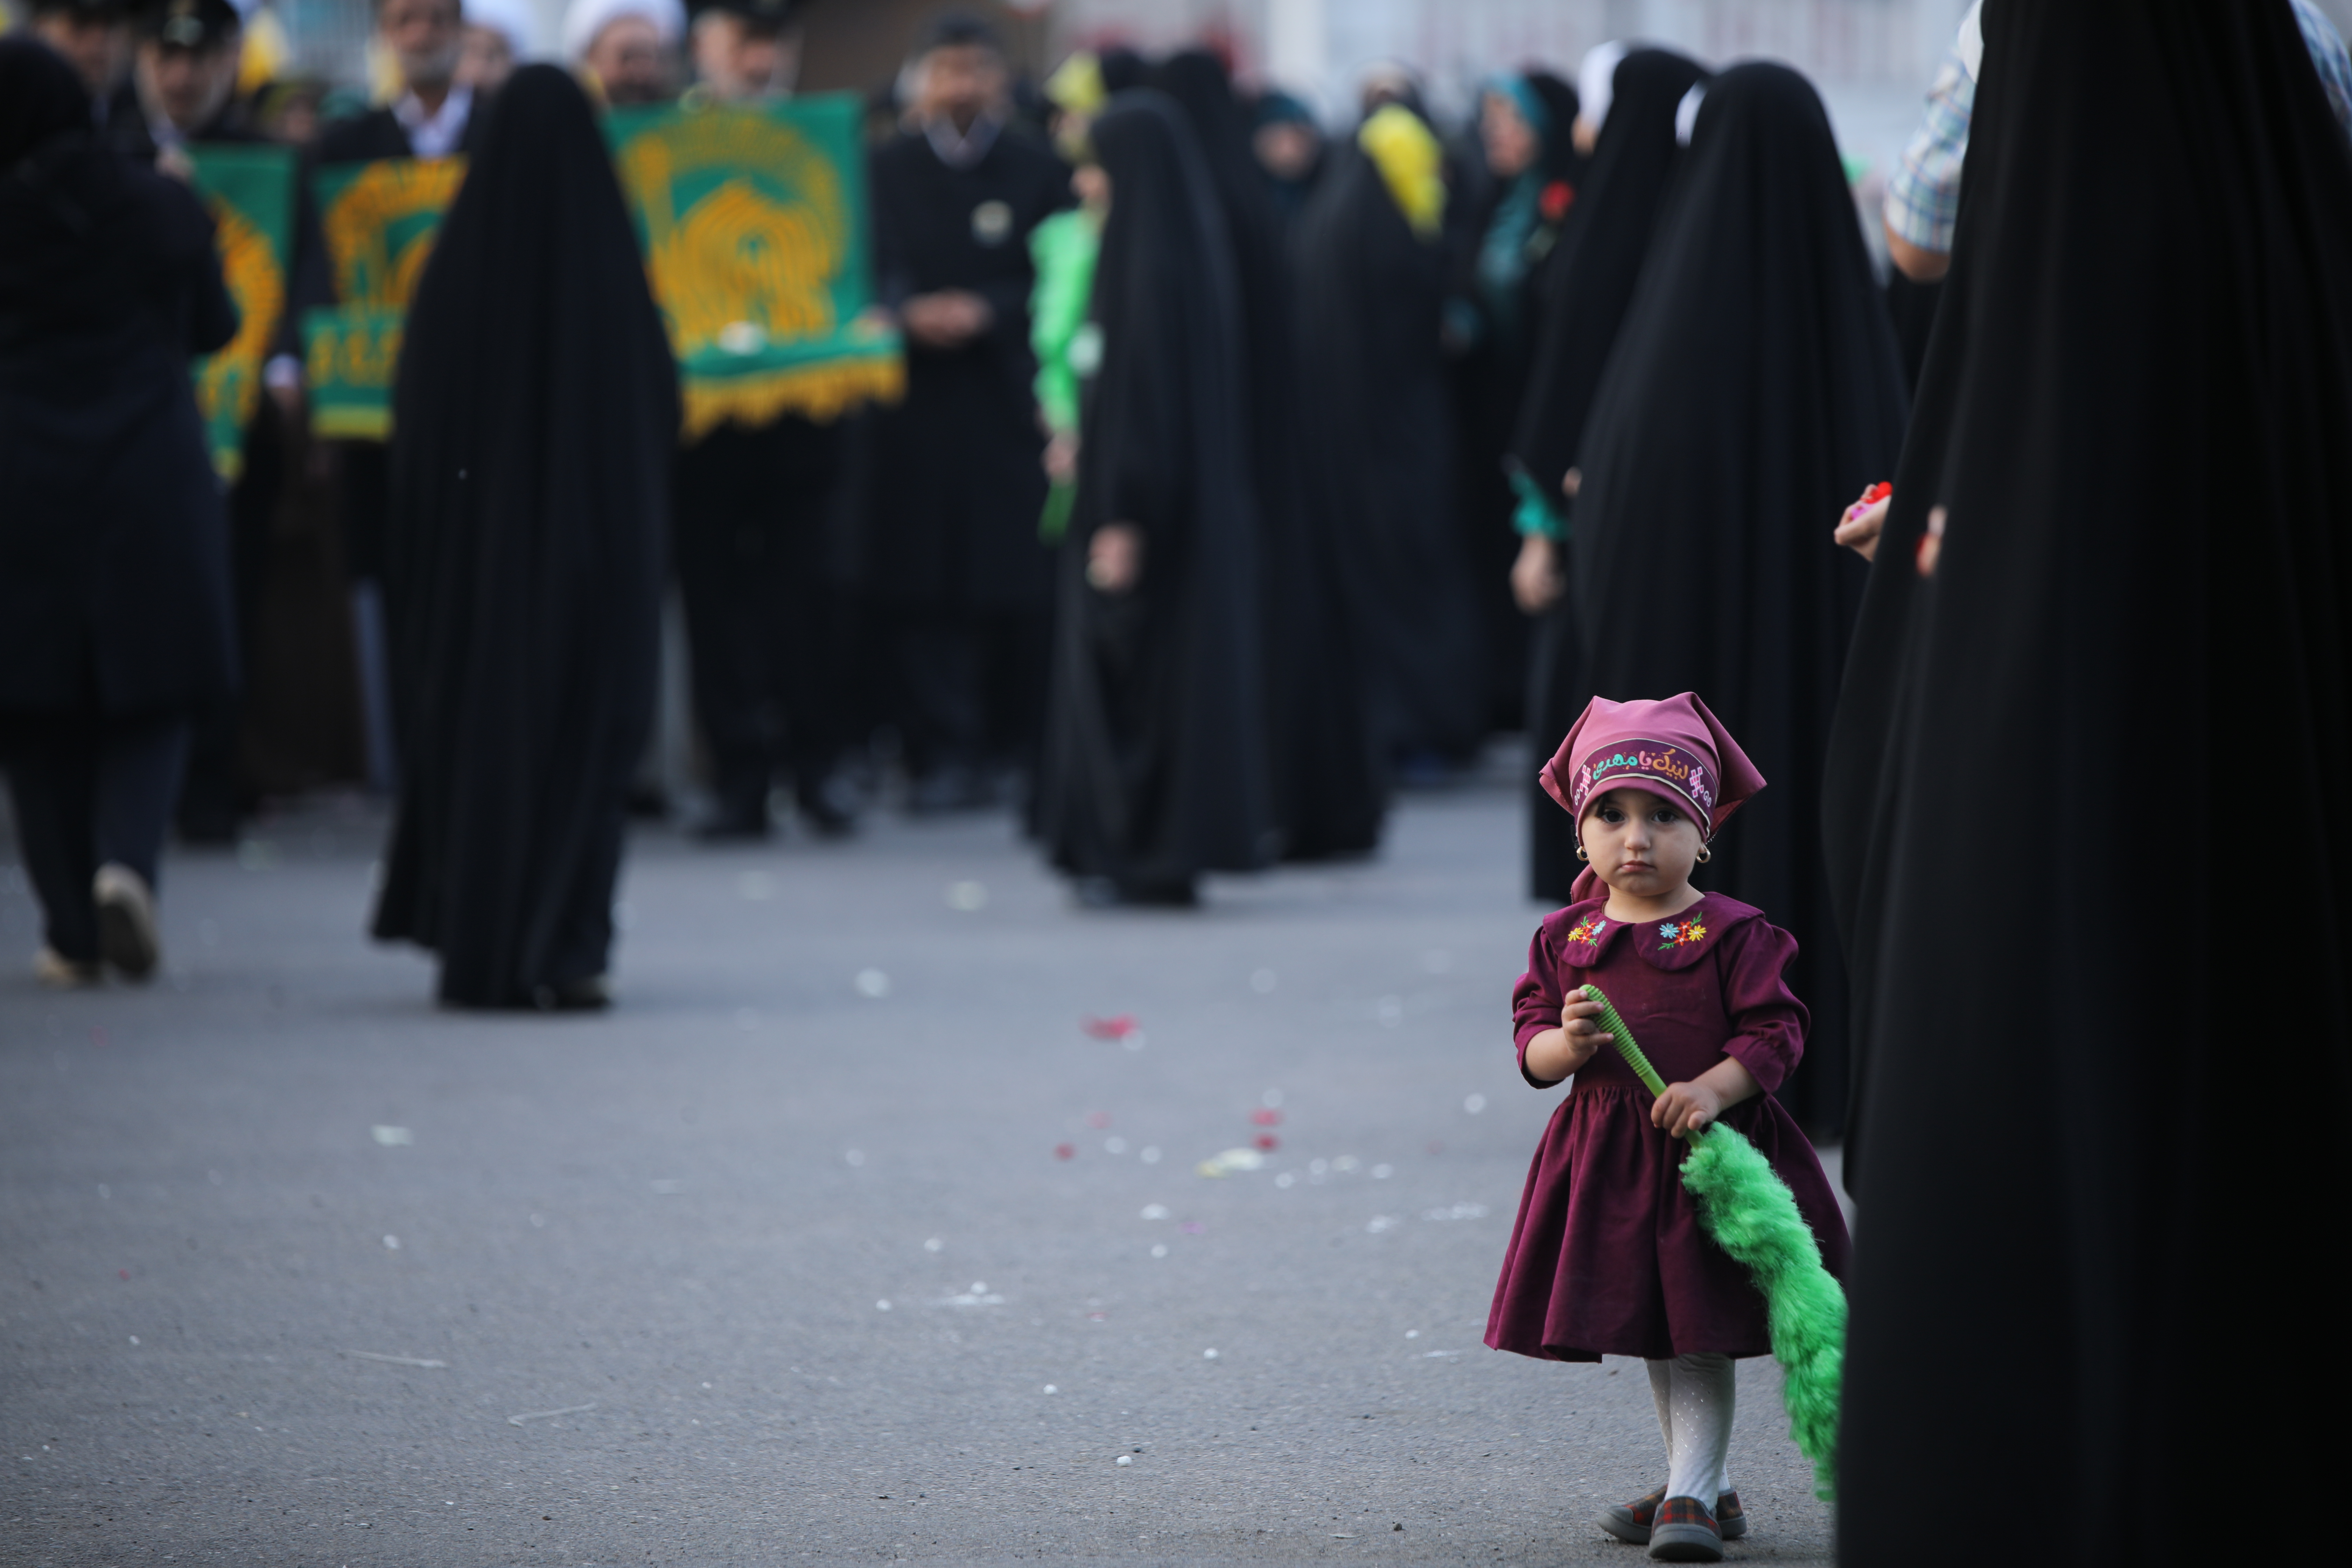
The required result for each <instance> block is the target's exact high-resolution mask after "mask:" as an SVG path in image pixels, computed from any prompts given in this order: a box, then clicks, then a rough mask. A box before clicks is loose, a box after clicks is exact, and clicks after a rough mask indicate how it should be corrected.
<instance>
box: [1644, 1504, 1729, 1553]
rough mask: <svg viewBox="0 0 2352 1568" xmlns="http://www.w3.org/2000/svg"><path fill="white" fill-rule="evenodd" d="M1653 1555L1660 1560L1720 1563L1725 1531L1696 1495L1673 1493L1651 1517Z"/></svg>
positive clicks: (1651, 1550)
mask: <svg viewBox="0 0 2352 1568" xmlns="http://www.w3.org/2000/svg"><path fill="white" fill-rule="evenodd" d="M1650 1557H1651V1560H1652V1561H1653V1562H1657V1563H1720V1562H1722V1561H1723V1532H1722V1531H1719V1530H1717V1528H1716V1524H1715V1515H1713V1514H1711V1513H1709V1512H1708V1511H1707V1510H1706V1504H1705V1503H1703V1502H1701V1501H1699V1500H1698V1499H1696V1498H1695V1497H1670V1498H1668V1499H1667V1500H1665V1501H1664V1502H1662V1503H1660V1504H1659V1505H1658V1511H1657V1513H1656V1514H1655V1515H1654V1516H1653V1517H1652V1519H1651V1521H1650Z"/></svg>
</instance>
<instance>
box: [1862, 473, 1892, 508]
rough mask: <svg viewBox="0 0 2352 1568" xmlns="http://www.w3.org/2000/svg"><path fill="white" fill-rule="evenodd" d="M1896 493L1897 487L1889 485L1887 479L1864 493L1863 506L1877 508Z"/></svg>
mask: <svg viewBox="0 0 2352 1568" xmlns="http://www.w3.org/2000/svg"><path fill="white" fill-rule="evenodd" d="M1894 493H1895V487H1894V486H1893V485H1890V484H1888V483H1887V482H1886V481H1885V479H1881V480H1879V481H1878V482H1877V483H1876V484H1874V485H1873V486H1871V487H1870V488H1869V489H1866V490H1864V491H1863V492H1862V504H1863V505H1864V506H1876V505H1877V504H1878V503H1879V502H1880V501H1883V500H1885V499H1886V498H1887V497H1888V496H1891V495H1893V494H1894Z"/></svg>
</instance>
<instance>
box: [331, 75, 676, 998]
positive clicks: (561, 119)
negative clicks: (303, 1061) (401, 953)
mask: <svg viewBox="0 0 2352 1568" xmlns="http://www.w3.org/2000/svg"><path fill="white" fill-rule="evenodd" d="M393 407H394V421H393V443H392V498H391V500H392V504H391V510H390V516H389V526H388V527H387V529H386V532H385V547H386V548H385V556H384V568H385V570H384V595H385V605H386V609H387V611H388V615H389V620H390V624H391V633H392V636H391V643H392V662H393V673H394V681H393V690H394V714H395V719H396V721H397V723H398V725H399V741H400V752H401V762H402V773H401V788H400V799H399V806H398V812H397V816H395V818H394V828H393V840H392V850H391V854H390V856H389V857H388V864H387V868H386V876H385V881H384V889H383V898H382V900H381V902H380V903H379V904H378V906H377V909H376V918H375V933H376V935H377V936H379V937H383V938H386V939H393V938H406V939H408V940H410V941H413V942H417V943H419V944H420V945H422V946H425V947H427V948H430V949H432V950H433V951H434V952H437V953H438V954H439V955H440V959H441V996H442V999H443V1000H444V1001H446V1002H450V1003H455V1004H459V1005H467V1006H485V1007H500V1006H528V1005H541V1006H571V1005H596V1004H598V1003H599V1002H601V1001H602V999H603V994H604V991H603V976H604V971H605V967H606V960H607V952H608V949H609V948H610V946H611V942H612V906H613V887H614V879H615V878H616V876H617V875H618V873H619V870H620V859H621V837H622V815H623V805H624V802H625V797H626V795H627V792H628V785H629V777H630V773H631V772H632V770H633V769H634V768H635V765H636V763H637V759H638V757H639V756H640V755H641V754H642V753H643V752H644V750H645V741H646V731H647V729H648V727H649V725H650V724H651V722H652V714H653V700H654V686H655V677H656V660H657V653H658V630H659V619H660V595H661V582H662V535H663V531H664V528H665V525H666V522H667V517H668V511H669V470H670V455H671V452H672V450H673V448H674V447H675V445H676V442H677V426H678V396H677V371H676V368H675V366H674V365H673V364H672V363H671V360H670V353H669V343H668V340H667V337H666V336H665V335H664V332H663V328H662V321H661V318H660V316H659V314H658V313H657V312H656V310H655V308H654V301H653V295H652V292H651V289H649V287H648V286H647V284H646V273H645V267H644V263H643V262H642V260H641V259H640V258H639V256H638V253H637V243H636V237H635V233H634V231H633V230H632V229H631V227H630V224H629V216H628V212H627V209H626V207H625V205H623V201H622V196H621V187H620V184H619V182H618V181H617V180H616V179H615V178H614V174H613V165H612V160H611V158H610V157H609V155H608V154H607V153H606V152H605V148H604V138H603V136H602V135H601V134H600V132H598V130H597V127H596V121H595V116H594V114H593V111H592V110H590V108H589V105H588V100H587V99H586V97H585V96H584V95H583V93H582V92H581V90H580V89H579V87H578V86H577V85H576V84H575V83H574V82H573V81H572V78H571V77H570V76H568V75H566V74H565V73H564V72H562V71H561V70H559V69H557V68H554V67H551V66H528V67H525V68H523V69H521V70H519V71H517V72H516V73H515V74H514V76H513V78H512V79H510V80H509V82H508V84H507V86H506V88H505V89H503V90H502V91H501V92H500V93H499V98H498V100H497V102H496V103H495V104H494V105H493V106H492V107H491V109H490V110H488V117H487V122H486V124H485V125H484V127H483V134H482V138H481V142H480V145H479V147H478V149H477V151H476V153H475V154H474V162H473V166H472V169H471V170H470V172H469V173H468V174H467V177H466V183H465V184H464V185H463V186H462V187H461V188H460V190H459V192H458V195H457V201H456V202H455V203H454V204H453V205H451V207H450V210H449V215H448V217H447V220H446V223H445V224H444V225H443V226H442V229H441V232H440V235H439V237H438V239H437V241H436V244H435V247H434V250H433V257H432V259H431V260H430V261H429V262H428V263H426V266H425V276H424V279H423V280H422V281H421V282H420V283H419V285H418V288H417V295H416V300H415V304H414V305H413V306H412V307H411V309H410V311H409V316H408V327H407V336H406V341H405V342H404V346H403V348H402V351H401V357H400V373H399V384H398V386H397V387H396V389H395V391H394V404H393Z"/></svg>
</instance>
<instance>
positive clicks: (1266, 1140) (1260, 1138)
mask: <svg viewBox="0 0 2352 1568" xmlns="http://www.w3.org/2000/svg"><path fill="white" fill-rule="evenodd" d="M1256 1142H1257V1146H1258V1147H1259V1148H1261V1149H1263V1150H1265V1152H1267V1153H1269V1154H1271V1153H1272V1152H1274V1151H1275V1149H1276V1146H1278V1145H1279V1144H1280V1143H1281V1142H1282V1140H1281V1139H1279V1138H1276V1136H1275V1135H1274V1134H1273V1133H1271V1132H1261V1133H1259V1134H1258V1135H1257V1140H1256Z"/></svg>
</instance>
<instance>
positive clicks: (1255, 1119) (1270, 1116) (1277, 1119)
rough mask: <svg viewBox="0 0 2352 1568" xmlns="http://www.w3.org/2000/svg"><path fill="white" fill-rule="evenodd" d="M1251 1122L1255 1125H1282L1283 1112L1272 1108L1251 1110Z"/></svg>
mask: <svg viewBox="0 0 2352 1568" xmlns="http://www.w3.org/2000/svg"><path fill="white" fill-rule="evenodd" d="M1250 1124H1251V1125H1252V1126H1255V1127H1279V1126H1281V1125H1282V1112H1281V1111H1279V1110H1253V1111H1251V1112H1250Z"/></svg>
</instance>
